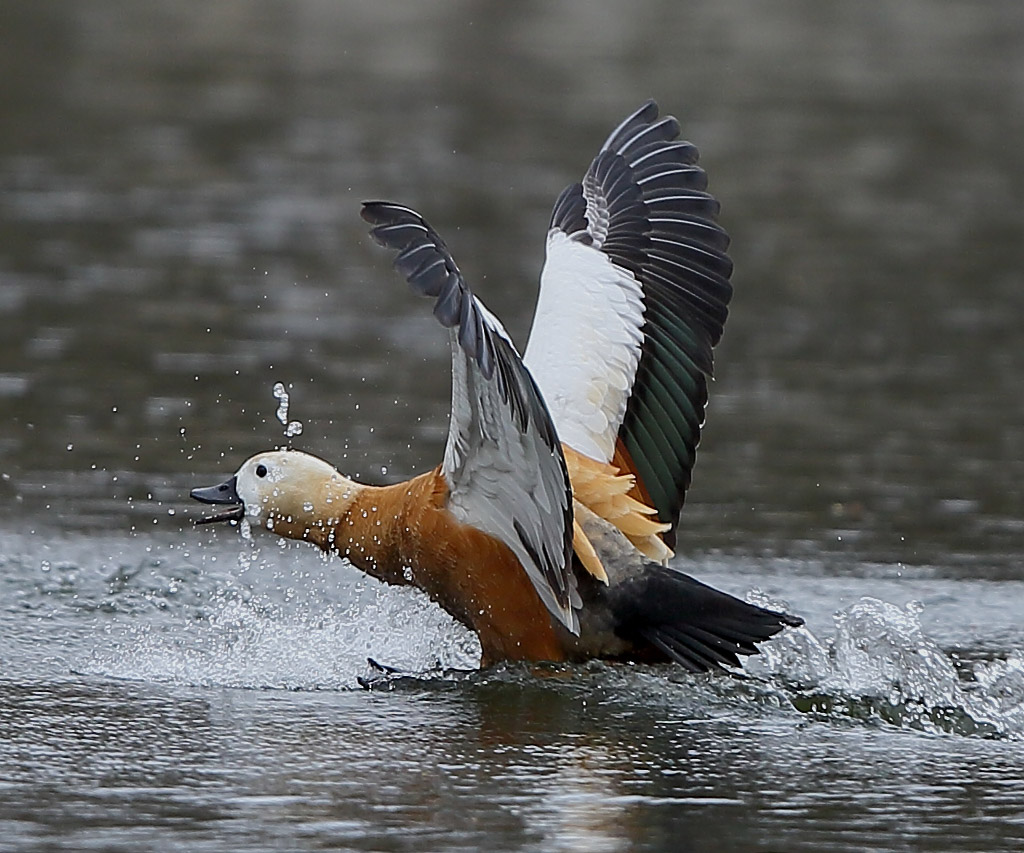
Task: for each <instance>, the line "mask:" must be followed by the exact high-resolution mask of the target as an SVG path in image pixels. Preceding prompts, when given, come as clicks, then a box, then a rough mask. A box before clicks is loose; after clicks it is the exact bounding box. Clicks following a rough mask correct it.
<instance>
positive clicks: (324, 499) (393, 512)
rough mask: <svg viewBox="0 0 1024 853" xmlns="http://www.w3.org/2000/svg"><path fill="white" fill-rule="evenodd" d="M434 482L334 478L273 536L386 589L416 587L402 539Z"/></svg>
mask: <svg viewBox="0 0 1024 853" xmlns="http://www.w3.org/2000/svg"><path fill="white" fill-rule="evenodd" d="M430 476H431V475H430V474H424V475H422V476H420V477H416V478H414V479H412V480H407V481H405V482H402V483H396V484H395V485H392V486H369V485H364V484H362V483H354V482H352V481H351V480H348V479H346V478H342V477H337V478H331V479H330V480H328V481H326V482H324V483H323V484H322V486H321V488H320V489H319V490H316V492H314V494H313V495H309V496H308V497H309V498H310V499H309V500H308V501H307V502H306V506H304V509H305V510H306V511H305V512H301V513H300V512H297V513H294V514H292V515H289V516H288V517H287V518H283V519H282V518H278V519H275V521H274V524H273V529H274V532H276V533H278V534H280V535H282V536H287V537H289V538H292V539H302V540H305V541H308V542H312V543H314V544H315V545H317V546H319V547H320V548H321V549H323V550H324V551H328V552H331V553H336V554H339V555H340V556H342V557H345V558H346V559H348V560H349V561H350V562H352V563H353V564H354V565H355V566H356V567H357V568H359V569H361V570H362V571H364V572H366V573H367V574H368V575H371V576H372V577H375V578H377V579H378V580H381V581H384V582H385V583H390V584H409V583H412V579H411V575H410V573H409V569H408V567H407V566H406V565H404V559H403V551H404V550H405V549H404V547H403V538H408V534H409V521H408V517H409V513H410V510H411V509H412V508H413V507H416V506H417V505H418V502H419V501H422V500H424V498H425V497H427V495H425V494H424V492H429V490H430V483H429V482H428V479H429V478H430Z"/></svg>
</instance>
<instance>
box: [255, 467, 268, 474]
mask: <svg viewBox="0 0 1024 853" xmlns="http://www.w3.org/2000/svg"><path fill="white" fill-rule="evenodd" d="M256 476H257V477H266V476H267V466H266V465H257V466H256Z"/></svg>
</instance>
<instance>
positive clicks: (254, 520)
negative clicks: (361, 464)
mask: <svg viewBox="0 0 1024 853" xmlns="http://www.w3.org/2000/svg"><path fill="white" fill-rule="evenodd" d="M360 488H361V487H360V485H359V484H358V483H355V482H353V481H352V480H350V479H348V478H347V477H344V476H343V475H341V474H339V473H338V471H337V470H336V469H335V468H334V467H333V466H332V465H330V464H328V463H327V462H324V461H323V460H322V459H318V458H317V457H316V456H311V455H310V454H308V453H303V452H301V451H298V450H271V451H267V452H265V453H258V454H256V455H255V456H253V457H251V458H249V459H247V460H246V461H245V462H244V463H242V467H241V468H239V469H238V471H237V473H236V474H235V475H234V476H233V477H232V478H231V479H230V480H228V481H227V482H225V483H221V484H220V485H219V486H210V487H208V488H204V489H193V490H192V493H191V494H192V497H193V498H195V499H196V500H198V501H202V502H203V503H209V504H223V505H230V507H231V508H230V509H227V510H225V511H223V512H220V513H217V514H215V515H213V516H211V517H209V518H205V519H203V521H229V520H235V521H241V520H242V519H243V518H244V519H246V520H247V521H249V522H250V524H252V525H253V526H258V527H265V528H267V529H268V530H273V531H274V532H275V533H278V534H280V535H281V536H287V537H289V538H291V539H315V538H319V537H318V536H316V534H317V533H318V532H320V531H323V530H325V529H327V528H331V527H333V526H334V525H336V524H337V521H338V519H339V518H341V517H342V515H343V514H344V512H345V510H346V509H347V508H348V506H349V504H350V503H351V502H352V499H353V497H354V496H355V494H356V493H357V491H358V490H359V489H360Z"/></svg>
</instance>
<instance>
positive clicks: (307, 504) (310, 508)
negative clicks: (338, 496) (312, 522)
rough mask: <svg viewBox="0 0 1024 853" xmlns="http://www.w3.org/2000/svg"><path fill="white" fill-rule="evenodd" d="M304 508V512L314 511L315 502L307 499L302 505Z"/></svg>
mask: <svg viewBox="0 0 1024 853" xmlns="http://www.w3.org/2000/svg"><path fill="white" fill-rule="evenodd" d="M302 509H303V511H304V512H312V511H313V504H311V503H310V502H309V501H306V502H305V503H304V504H303V505H302Z"/></svg>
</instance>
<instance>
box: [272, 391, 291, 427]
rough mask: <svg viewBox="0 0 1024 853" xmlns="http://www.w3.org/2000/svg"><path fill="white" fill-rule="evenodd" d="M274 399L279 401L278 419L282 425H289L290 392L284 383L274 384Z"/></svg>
mask: <svg viewBox="0 0 1024 853" xmlns="http://www.w3.org/2000/svg"><path fill="white" fill-rule="evenodd" d="M274 399H275V400H277V403H278V405H277V419H278V420H279V421H280V422H281V423H282V424H287V423H288V399H289V397H288V391H287V390H286V389H285V387H284V383H283V382H276V383H274Z"/></svg>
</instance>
